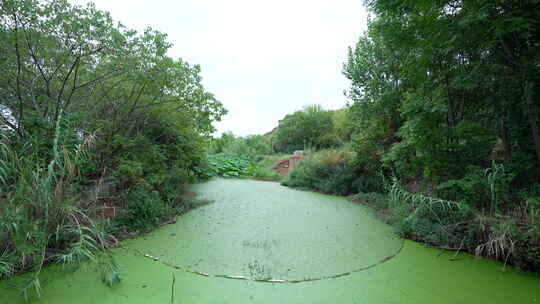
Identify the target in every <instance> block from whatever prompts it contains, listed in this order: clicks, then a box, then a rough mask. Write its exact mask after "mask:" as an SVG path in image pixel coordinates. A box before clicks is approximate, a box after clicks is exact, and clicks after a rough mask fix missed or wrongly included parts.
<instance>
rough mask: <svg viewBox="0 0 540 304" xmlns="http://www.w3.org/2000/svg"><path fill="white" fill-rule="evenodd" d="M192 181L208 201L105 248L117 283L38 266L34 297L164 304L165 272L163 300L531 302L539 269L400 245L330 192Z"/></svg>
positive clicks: (12, 295) (13, 295)
mask: <svg viewBox="0 0 540 304" xmlns="http://www.w3.org/2000/svg"><path fill="white" fill-rule="evenodd" d="M194 189H195V191H197V192H198V193H200V195H201V196H202V198H206V199H212V200H214V201H215V202H214V203H213V204H210V205H207V206H205V207H201V208H199V209H196V210H193V211H192V212H190V213H188V214H186V215H184V216H182V217H180V218H179V220H178V222H177V223H176V224H174V225H169V226H166V227H163V228H161V229H159V230H157V231H155V232H153V233H150V234H148V235H145V236H144V237H140V238H138V239H135V240H130V241H126V242H124V244H125V248H122V249H116V250H115V255H116V257H117V259H118V261H119V262H120V264H121V267H122V269H123V271H124V282H123V283H121V284H120V285H118V286H115V287H113V288H107V287H105V286H104V285H103V284H102V283H101V282H100V280H99V278H98V276H97V275H96V274H95V273H94V272H92V271H91V270H80V271H77V272H75V273H65V272H63V271H61V269H60V267H49V268H48V269H47V270H46V271H45V273H44V275H43V285H44V286H43V287H44V292H45V294H44V296H43V297H42V298H41V299H40V300H37V301H35V303H55V304H64V303H66V304H67V303H111V304H112V303H151V304H153V303H170V294H171V283H172V276H173V274H174V276H175V277H176V284H175V303H396V304H397V303H399V304H403V303H443V304H444V303H495V304H497V303H514V304H517V303H540V278H539V277H537V276H535V275H529V274H525V273H521V272H518V271H515V270H512V269H507V271H505V272H503V271H501V268H502V265H501V264H499V263H496V262H494V261H491V260H486V259H476V258H474V257H472V256H470V255H467V254H459V255H458V258H457V259H455V260H454V259H452V257H453V256H454V253H442V254H441V252H440V251H439V250H435V249H429V248H425V247H423V246H422V245H420V244H417V243H414V242H411V241H405V243H404V244H403V242H402V241H401V240H399V239H397V238H395V237H394V236H393V235H392V233H391V228H390V227H389V226H386V225H384V224H382V223H380V222H378V221H376V220H375V219H374V218H373V217H372V216H371V212H370V210H369V209H366V208H364V207H361V206H358V205H355V204H352V203H349V202H347V201H346V200H344V199H341V198H336V197H331V196H325V195H320V194H315V193H309V192H302V191H296V190H291V189H287V188H284V187H281V186H279V185H278V184H275V183H267V182H254V181H247V180H223V179H220V180H214V181H212V182H209V183H205V184H200V185H197V186H195V187H194ZM402 246H403V248H402ZM401 248H402V249H401ZM400 249H401V250H400ZM143 254H148V255H151V256H153V257H157V258H159V260H158V261H154V260H153V259H151V258H147V257H144V255H143ZM396 254H397V255H396ZM394 255H395V256H394ZM175 266H176V268H175ZM186 270H187V271H186ZM357 270H360V271H357ZM189 271H192V272H199V273H207V274H209V275H210V276H208V277H206V276H203V275H198V274H195V273H192V272H189ZM355 271H356V272H355ZM349 272H351V273H350V274H348V273H349ZM338 274H348V275H345V276H336V275H338ZM215 275H231V276H242V277H246V278H249V279H268V278H270V277H272V278H278V279H283V280H289V281H297V280H302V279H321V280H313V281H306V282H299V283H269V282H257V281H252V280H235V279H227V278H223V277H216V276H215ZM17 279H22V278H16V279H15V280H17ZM10 283H12V281H9V282H5V281H4V282H1V283H0V304H3V303H10V304H11V303H15V304H17V303H24V300H23V299H21V298H20V297H19V296H18V294H17V292H16V291H15V290H13V289H9V288H7V287H8V285H9V284H10Z"/></svg>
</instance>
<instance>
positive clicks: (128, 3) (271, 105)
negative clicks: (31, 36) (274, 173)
mask: <svg viewBox="0 0 540 304" xmlns="http://www.w3.org/2000/svg"><path fill="white" fill-rule="evenodd" d="M71 2H72V3H76V4H84V3H87V2H90V1H88V0H71ZM92 2H94V3H95V4H96V6H97V8H99V9H101V10H106V11H109V12H110V13H111V15H112V17H113V18H114V19H115V20H116V21H120V22H121V23H123V24H124V25H126V26H128V27H130V28H133V29H136V30H139V31H142V30H143V29H144V28H146V27H149V26H150V27H152V28H154V29H157V30H160V31H162V32H165V33H167V34H168V35H169V41H171V42H172V43H173V44H174V47H173V48H172V50H171V51H170V52H169V55H170V56H171V57H175V58H177V57H181V58H182V59H184V60H186V61H188V62H190V63H192V64H200V65H201V67H202V76H203V84H204V86H205V87H206V89H207V90H208V91H210V92H212V93H214V94H215V95H216V97H217V98H218V99H219V100H220V101H221V102H222V103H223V104H224V105H225V107H226V108H227V109H228V110H229V114H228V115H227V116H225V117H224V119H223V121H222V122H220V123H217V124H216V127H217V128H218V133H221V132H224V131H232V132H233V133H234V134H236V135H248V134H262V133H266V132H269V131H271V130H272V129H273V128H274V127H275V126H277V124H278V121H279V120H280V119H281V118H283V117H284V116H285V115H286V114H288V113H292V112H294V111H296V110H299V109H301V108H302V107H303V106H305V105H308V104H312V103H318V104H321V105H322V106H323V107H325V108H328V109H337V108H340V107H342V106H344V105H345V102H346V99H345V97H344V96H343V91H344V90H345V89H347V87H348V85H349V83H348V81H347V80H346V79H345V77H344V76H343V75H342V74H341V69H342V64H343V63H344V62H345V60H346V56H347V47H348V46H352V45H354V44H355V43H356V41H357V40H358V37H359V36H360V35H361V34H362V33H363V31H364V30H365V28H366V20H367V12H366V10H365V8H364V7H363V6H362V1H361V0H273V1H268V0H265V1H262V0H226V1H225V0H93V1H92Z"/></svg>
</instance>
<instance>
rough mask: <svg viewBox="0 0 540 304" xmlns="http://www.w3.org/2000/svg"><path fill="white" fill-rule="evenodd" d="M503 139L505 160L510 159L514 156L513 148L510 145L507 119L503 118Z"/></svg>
mask: <svg viewBox="0 0 540 304" xmlns="http://www.w3.org/2000/svg"><path fill="white" fill-rule="evenodd" d="M501 140H502V145H503V152H504V160H505V161H509V160H510V158H511V157H512V150H511V147H510V138H509V135H508V126H507V124H506V121H505V120H503V121H502V124H501Z"/></svg>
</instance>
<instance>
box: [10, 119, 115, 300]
mask: <svg viewBox="0 0 540 304" xmlns="http://www.w3.org/2000/svg"><path fill="white" fill-rule="evenodd" d="M61 131H62V130H61V124H60V120H59V121H58V123H57V125H56V131H55V137H54V141H53V146H52V153H51V156H52V157H51V158H50V160H49V161H48V162H45V161H44V159H43V158H42V157H40V156H38V155H37V154H36V153H33V152H32V151H35V150H33V149H32V147H31V146H28V147H23V148H22V149H15V148H14V147H13V144H14V143H13V142H12V141H11V139H10V138H9V137H8V136H7V135H2V137H0V163H1V164H2V171H1V172H0V191H1V192H0V202H1V205H0V241H1V242H0V278H5V277H7V276H9V275H12V274H14V273H20V272H29V273H30V275H29V277H28V280H27V281H26V283H24V284H23V285H22V286H19V287H18V288H20V290H21V293H22V294H23V295H24V296H25V298H27V299H29V298H30V297H32V296H33V295H36V296H40V295H41V283H40V273H41V270H42V269H43V267H44V266H45V265H47V264H49V263H59V264H62V265H64V267H66V268H67V269H70V270H73V269H75V268H77V267H79V266H80V265H82V264H83V263H86V262H93V265H95V266H96V267H97V268H98V269H99V272H100V274H101V278H102V280H103V281H104V282H105V283H106V284H108V285H112V284H114V283H116V282H118V281H120V279H121V278H120V273H119V271H118V268H117V266H116V264H115V262H114V260H113V258H112V257H111V256H110V255H109V254H108V253H107V251H106V249H107V248H108V247H109V246H111V245H112V244H113V243H114V239H112V238H111V237H110V236H109V235H107V233H105V232H104V231H103V229H102V227H101V226H100V225H98V224H97V223H95V222H94V221H93V220H92V219H91V218H90V217H89V216H88V210H83V209H82V208H80V206H79V203H80V202H81V200H80V199H81V195H80V192H79V191H78V190H79V189H77V187H76V184H77V183H74V180H75V179H76V178H77V176H78V174H79V172H78V164H79V163H81V162H82V161H83V160H84V158H85V157H86V155H85V149H86V145H88V144H90V143H89V142H81V143H80V144H79V145H77V146H75V147H73V148H69V147H67V146H64V145H63V144H62V132H61ZM27 144H29V143H27Z"/></svg>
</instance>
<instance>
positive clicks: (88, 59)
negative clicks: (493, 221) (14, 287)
mask: <svg viewBox="0 0 540 304" xmlns="http://www.w3.org/2000/svg"><path fill="white" fill-rule="evenodd" d="M0 38H1V39H0V53H1V54H2V56H0V132H1V133H0V134H1V137H0V165H1V166H0V277H4V276H7V275H11V274H13V273H18V272H23V271H28V272H31V273H32V275H31V276H30V278H31V279H30V280H29V282H28V284H26V286H23V287H22V290H23V291H24V293H25V294H26V295H28V296H30V295H31V294H32V293H34V294H37V295H39V294H40V292H41V284H40V281H39V274H40V270H41V268H42V267H43V266H44V265H46V264H48V263H61V264H64V265H66V266H67V267H68V268H72V267H73V268H74V267H77V266H79V265H81V264H82V263H83V262H92V263H93V264H95V265H96V266H97V267H98V268H99V270H98V273H99V274H100V276H101V278H102V280H103V281H104V283H105V284H107V285H111V284H114V283H116V282H119V281H120V278H121V276H120V272H119V269H118V268H117V267H116V265H115V264H114V261H113V260H112V259H111V258H110V257H109V256H108V255H107V253H106V248H107V247H109V246H110V245H112V243H114V238H113V237H112V236H110V235H109V234H107V233H106V232H105V231H104V227H105V225H104V224H103V223H107V222H108V221H109V220H105V219H104V218H103V217H104V216H103V214H102V213H101V212H100V210H101V209H100V208H101V207H103V206H104V205H111V204H112V205H113V206H115V207H119V209H125V210H122V211H124V213H125V214H126V216H125V217H123V218H122V219H120V220H118V222H119V223H120V224H122V223H123V225H128V226H129V227H131V228H132V229H139V230H146V229H149V228H151V227H154V226H156V223H158V222H159V221H161V220H162V219H163V217H167V216H169V215H170V213H171V212H172V211H171V210H173V211H174V210H176V209H178V210H180V209H182V208H183V207H184V206H185V205H186V204H184V202H183V201H182V198H181V192H182V191H181V185H182V184H184V183H187V182H190V181H192V180H194V178H195V169H194V168H195V167H197V166H199V164H201V163H202V162H203V161H204V157H203V154H204V151H205V150H206V148H207V145H208V137H209V136H210V134H211V133H212V132H213V131H214V127H213V126H212V123H213V122H214V121H217V120H219V119H220V118H221V116H222V115H224V114H225V113H226V110H225V109H224V108H223V106H222V104H221V103H220V102H219V101H217V100H216V99H215V97H214V96H213V95H212V94H211V93H209V92H207V91H206V90H205V89H204V87H203V86H202V84H201V76H200V72H201V68H200V67H199V66H197V65H191V64H189V63H187V62H185V61H183V60H182V59H174V58H171V57H168V56H167V55H166V54H167V51H168V50H169V49H170V48H171V46H172V45H171V44H170V43H169V42H168V41H167V36H166V34H164V33H161V32H158V31H155V30H152V29H146V30H145V31H144V32H143V33H137V32H136V31H133V30H131V29H128V28H125V27H124V26H122V25H117V24H116V23H115V22H114V21H113V20H112V19H111V17H110V16H109V14H108V13H106V12H102V11H99V10H97V9H96V8H95V6H94V5H93V4H89V5H87V6H84V7H83V6H78V5H71V4H70V3H69V2H68V1H67V0H52V1H38V0H5V1H1V2H0ZM103 181H105V182H103ZM120 213H122V212H120ZM112 221H113V222H114V221H116V219H112ZM118 222H117V223H116V224H118Z"/></svg>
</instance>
